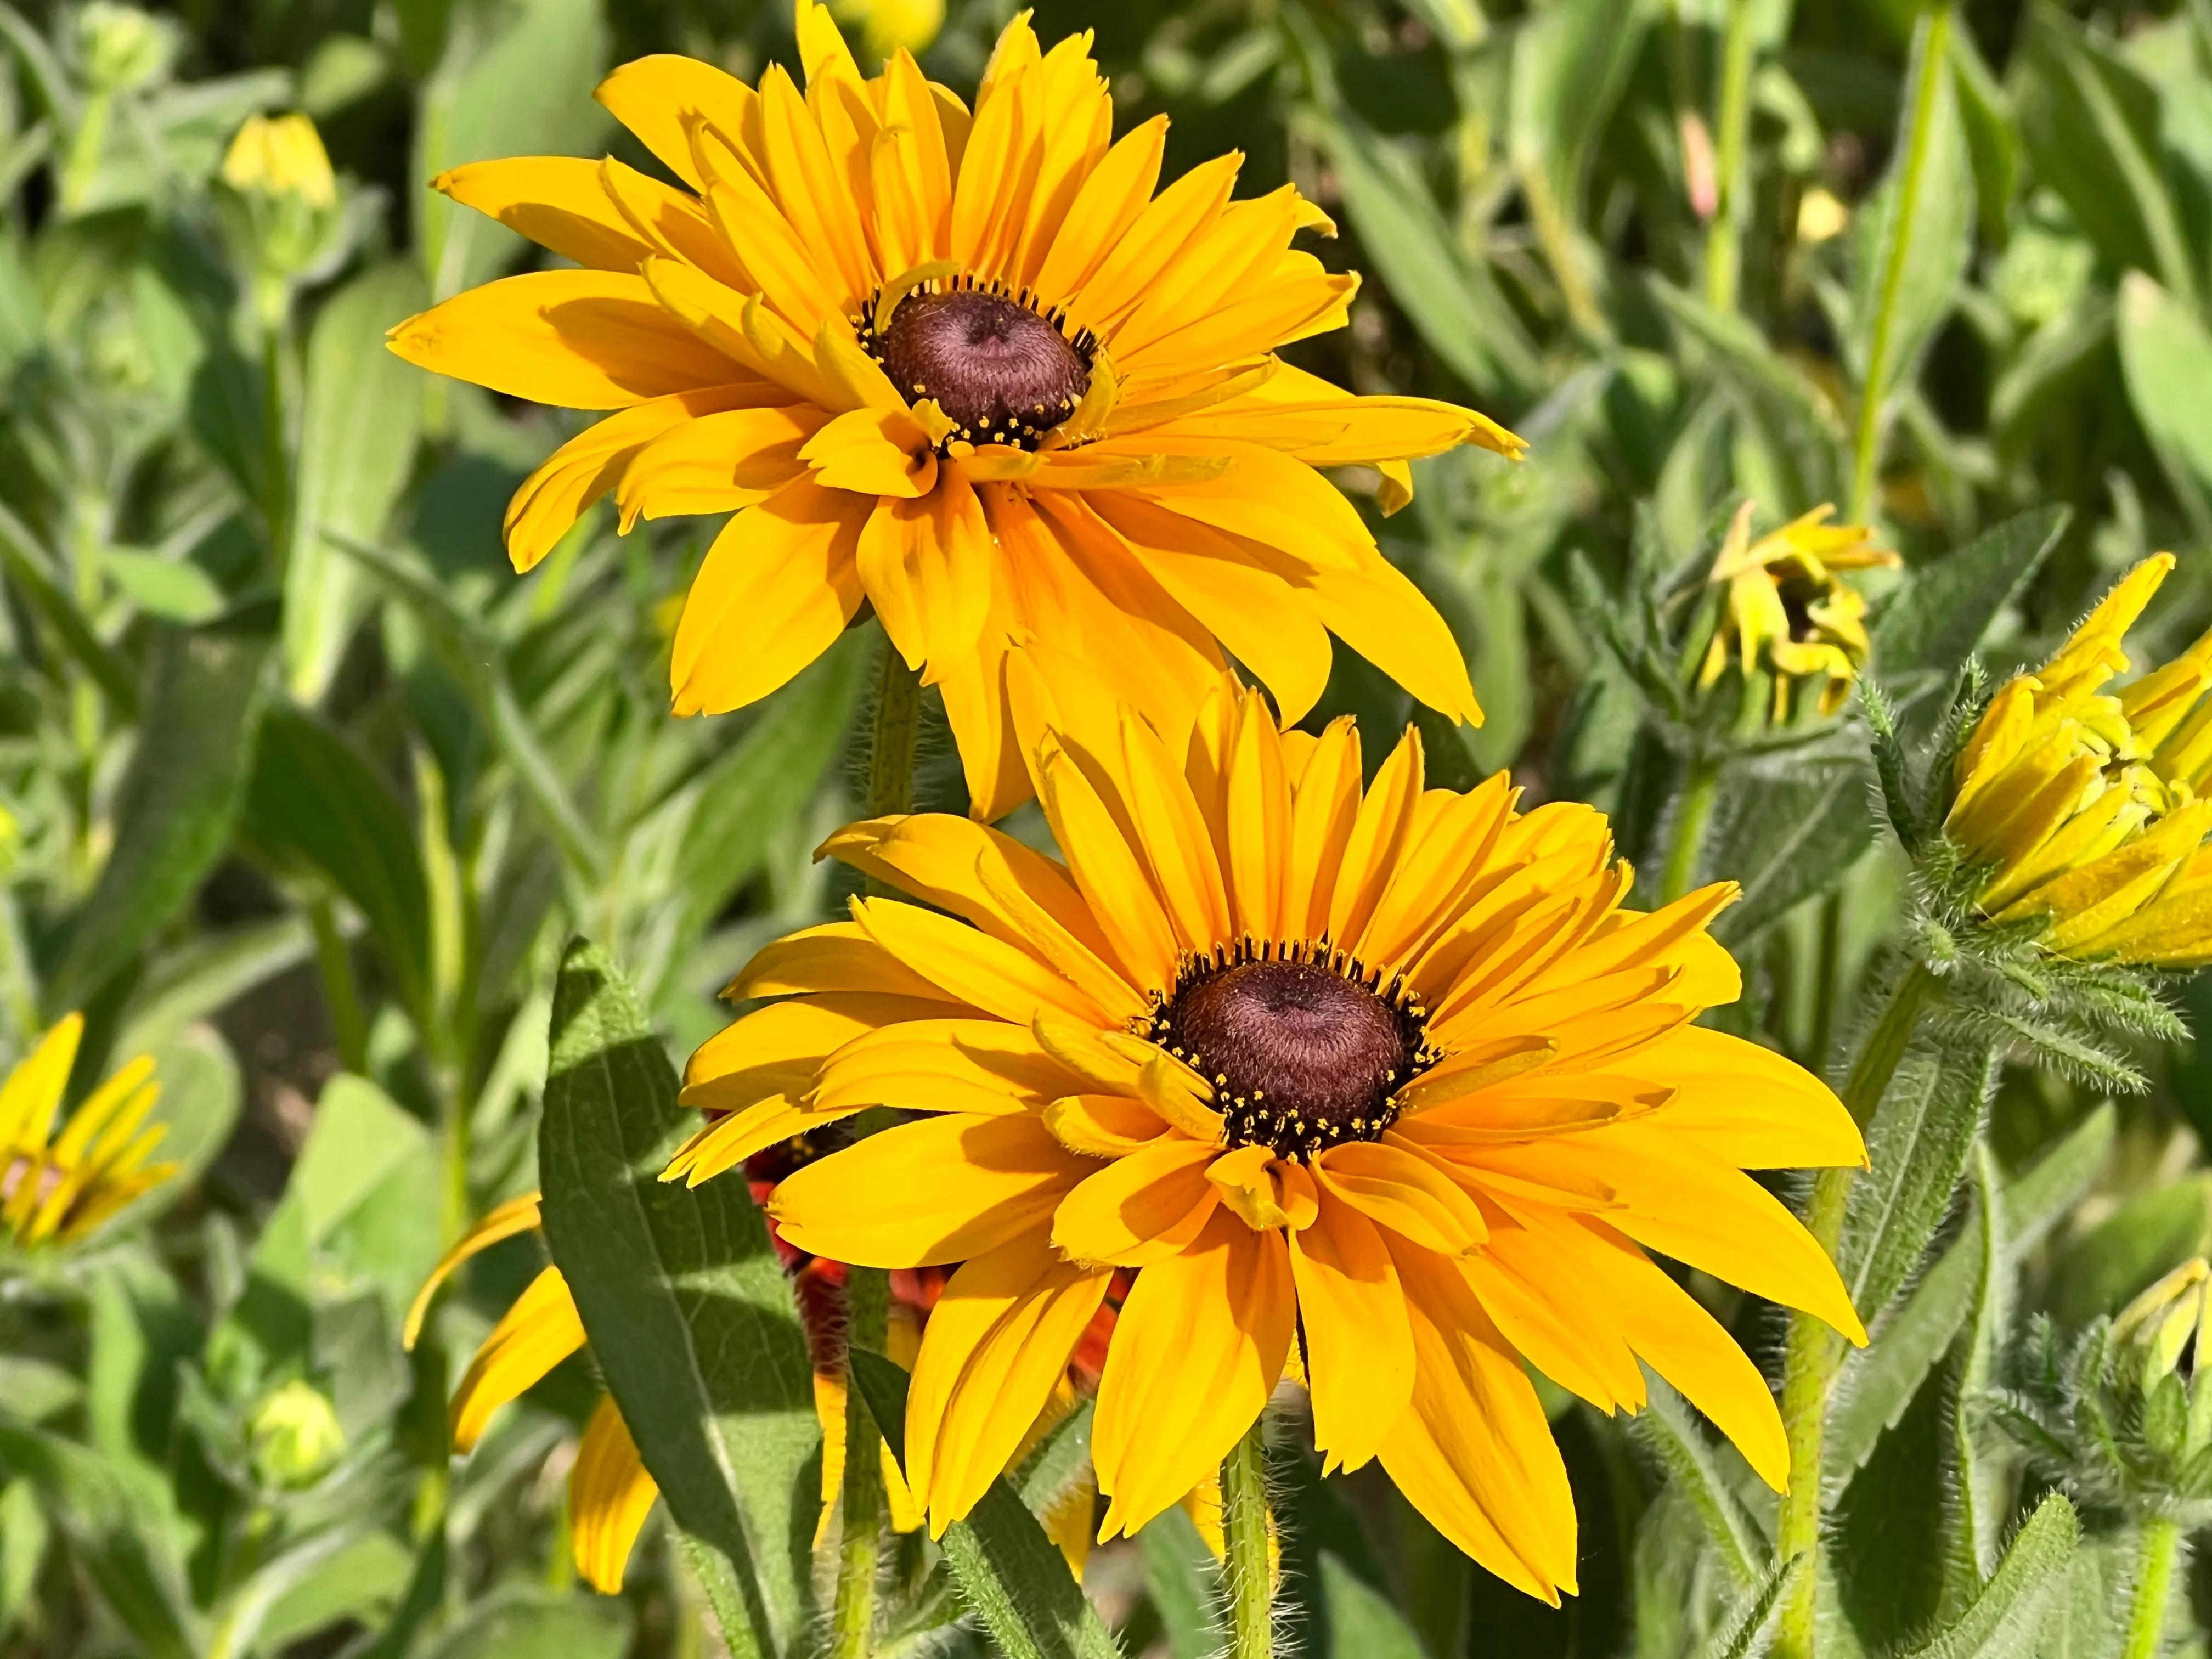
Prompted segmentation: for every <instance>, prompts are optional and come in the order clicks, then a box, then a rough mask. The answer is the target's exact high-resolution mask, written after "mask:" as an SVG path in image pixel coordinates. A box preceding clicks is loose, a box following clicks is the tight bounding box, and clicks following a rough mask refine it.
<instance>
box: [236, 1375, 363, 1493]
mask: <svg viewBox="0 0 2212 1659" xmlns="http://www.w3.org/2000/svg"><path fill="white" fill-rule="evenodd" d="M246 1438H247V1440H248V1442H249V1443H250V1444H251V1445H252V1450H253V1467H254V1468H255V1469H256V1470H257V1471H258V1473H259V1474H260V1475H261V1478H262V1479H263V1480H266V1481H267V1482H269V1484H270V1485H271V1486H307V1485H308V1484H309V1483H310V1482H312V1481H313V1480H314V1479H315V1478H316V1477H317V1476H318V1475H319V1474H322V1473H323V1471H324V1470H325V1469H327V1468H330V1466H331V1464H333V1463H335V1462H337V1460H338V1455H339V1454H340V1453H342V1452H343V1451H344V1450H345V1431H344V1430H343V1428H341V1427H340V1426H339V1425H338V1417H337V1412H336V1411H335V1410H334V1409H332V1407H331V1402H330V1401H328V1400H327V1399H325V1397H324V1396H323V1394H322V1392H321V1390H319V1389H317V1388H315V1387H314V1385H313V1384H312V1383H302V1382H299V1381H297V1380H295V1381H293V1382H290V1383H285V1384H284V1385H283V1387H281V1388H279V1389H276V1390H275V1391H273V1392H272V1393H270V1394H269V1395H266V1396H264V1398H263V1400H262V1401H261V1403H260V1404H259V1405H258V1406H256V1407H254V1408H253V1416H252V1420H251V1421H250V1422H249V1424H248V1425H247V1426H246Z"/></svg>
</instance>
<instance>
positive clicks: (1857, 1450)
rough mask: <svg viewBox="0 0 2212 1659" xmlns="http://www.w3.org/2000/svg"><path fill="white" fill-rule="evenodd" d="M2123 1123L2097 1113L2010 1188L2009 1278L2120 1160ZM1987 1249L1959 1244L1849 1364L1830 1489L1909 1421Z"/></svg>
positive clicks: (2006, 1195) (1840, 1387)
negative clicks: (2109, 1163)
mask: <svg viewBox="0 0 2212 1659" xmlns="http://www.w3.org/2000/svg"><path fill="white" fill-rule="evenodd" d="M2116 1121H2117V1119H2116V1116H2115V1115H2114V1113H2113V1110H2112V1107H2111V1106H2109V1105H2106V1106H2103V1107H2100V1108H2099V1109H2097V1110H2096V1111H2094V1112H2093V1113H2091V1114H2090V1115H2089V1116H2088V1117H2087V1118H2085V1119H2084V1120H2083V1121H2082V1122H2081V1125H2080V1127H2077V1128H2075V1130H2074V1131H2073V1132H2072V1133H2070V1134H2069V1135H2068V1136H2067V1137H2066V1138H2065V1139H2063V1140H2062V1141H2060V1142H2059V1143H2058V1145H2057V1146H2054V1147H2053V1148H2051V1151H2049V1152H2045V1154H2044V1155H2043V1156H2042V1157H2041V1158H2039V1159H2038V1160H2037V1161H2036V1163H2035V1164H2034V1165H2033V1168H2031V1169H2029V1170H2027V1171H2026V1172H2025V1173H2024V1174H2022V1175H2021V1176H2019V1177H2018V1178H2017V1179H2015V1180H2014V1181H2013V1182H2010V1183H2009V1184H2008V1185H2007V1186H2006V1187H2005V1188H2004V1189H2003V1191H2002V1194H2000V1201H2001V1202H2002V1204H2003V1206H2004V1218H2003V1225H2002V1229H2001V1230H2000V1234H1999V1236H2000V1237H2002V1239H2003V1240H2004V1245H2005V1260H2006V1265H2007V1269H2008V1271H2009V1269H2010V1268H2011V1267H2014V1266H2015V1265H2017V1263H2018V1262H2019V1261H2020V1259H2021V1256H2023V1255H2026V1253H2027V1251H2029V1250H2031V1249H2034V1248H2035V1246H2036V1245H2038V1244H2039V1243H2041V1242H2042V1240H2043V1238H2044V1237H2045V1235H2046V1234H2047V1233H2049V1232H2050V1231H2051V1228H2053V1227H2054V1226H2056V1225H2057V1224H2058V1222H2059V1220H2060V1219H2061V1218H2063V1216H2065V1215H2066V1214H2068V1213H2069V1212H2070V1211H2071V1210H2072V1209H2073V1207H2074V1206H2075V1203H2076V1202H2077V1201H2078V1200H2080V1199H2081V1196H2082V1194H2085V1193H2087V1191H2088V1190H2089V1188H2090V1187H2091V1186H2092V1185H2093V1184H2094V1182H2096V1180H2097V1177H2098V1176H2099V1175H2100V1173H2102V1171H2103V1170H2104V1167H2105V1163H2106V1159H2107V1158H2110V1157H2111V1155H2112V1137H2113V1134H2114V1133H2115V1131H2114V1125H2115V1122H2116ZM1981 1249H1982V1246H1981V1241H1980V1239H1979V1238H1978V1237H1972V1236H1966V1237H1960V1238H1958V1239H1956V1240H1954V1242H1953V1243H1951V1244H1950V1245H1949V1246H1948V1247H1947V1248H1946V1249H1945V1250H1944V1252H1943V1254H1942V1255H1941V1256H1939V1257H1937V1258H1936V1263H1935V1265H1934V1266H1933V1267H1929V1270H1928V1271H1927V1272H1926V1273H1923V1275H1921V1279H1920V1282H1919V1283H1918V1284H1917V1285H1915V1286H1914V1287H1913V1290H1912V1293H1911V1295H1910V1296H1909V1297H1906V1298H1905V1301H1904V1302H1903V1303H1902V1304H1900V1305H1899V1308H1898V1309H1897V1311H1896V1312H1895V1314H1894V1315H1893V1316H1891V1317H1890V1318H1888V1319H1887V1320H1886V1321H1884V1322H1881V1324H1879V1325H1878V1326H1876V1327H1875V1341H1874V1342H1873V1343H1871V1344H1870V1345H1869V1346H1867V1347H1864V1348H1861V1349H1857V1350H1855V1351H1854V1352H1851V1353H1850V1355H1848V1356H1847V1357H1846V1358H1845V1359H1844V1369H1843V1371H1842V1373H1841V1375H1840V1376H1838V1380H1837V1386H1836V1392H1835V1395H1834V1397H1833V1403H1832V1405H1831V1406H1830V1407H1829V1411H1828V1431H1827V1436H1826V1440H1825V1442H1824V1444H1823V1457H1824V1464H1823V1467H1824V1468H1825V1470H1826V1474H1825V1477H1824V1478H1825V1479H1826V1480H1827V1482H1828V1483H1829V1484H1830V1485H1832V1486H1838V1485H1841V1484H1842V1483H1843V1482H1844V1481H1845V1480H1849V1479H1850V1477H1851V1476H1852V1475H1853V1474H1856V1473H1857V1471H1858V1470H1859V1469H1860V1468H1862V1467H1863V1466H1864V1464H1865V1462H1866V1461H1867V1459H1868V1458H1869V1457H1871V1456H1873V1455H1874V1449H1875V1445H1876V1444H1877V1443H1879V1442H1880V1440H1881V1437H1882V1434H1883V1432H1884V1431H1887V1430H1888V1429H1890V1428H1891V1427H1893V1426H1894V1425H1896V1423H1897V1422H1898V1420H1899V1419H1900V1418H1902V1417H1903V1416H1904V1414H1905V1408H1906V1407H1908V1406H1910V1405H1911V1403H1912V1398H1913V1396H1914V1395H1916V1394H1917V1393H1918V1392H1919V1389H1920V1385H1921V1383H1923V1382H1924V1381H1925V1380H1926V1378H1927V1376H1928V1373H1929V1370H1932V1369H1934V1367H1935V1365H1936V1361H1937V1360H1939V1359H1940V1358H1942V1356H1943V1354H1944V1353H1945V1352H1946V1351H1948V1349H1949V1347H1950V1346H1951V1343H1952V1340H1953V1339H1954V1338H1955V1337H1956V1336H1957V1335H1958V1334H1959V1330H1960V1327H1962V1326H1963V1325H1964V1324H1965V1323H1966V1317H1967V1316H1968V1314H1969V1313H1971V1312H1972V1309H1973V1303H1974V1297H1975V1294H1976V1292H1977V1291H1978V1288H1979V1287H1980V1284H1981V1264H1980V1256H1981Z"/></svg>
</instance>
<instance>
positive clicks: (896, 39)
mask: <svg viewBox="0 0 2212 1659" xmlns="http://www.w3.org/2000/svg"><path fill="white" fill-rule="evenodd" d="M832 9H834V10H835V11H836V14H837V15H838V16H839V17H841V18H842V19H843V20H844V21H846V22H848V23H851V24H854V25H856V26H857V27H859V28H860V36H861V39H862V40H865V41H866V44H867V48H868V51H869V52H871V53H872V54H873V55H874V56H876V57H878V58H888V57H890V55H891V54H892V53H893V52H920V51H921V49H922V48H923V47H924V46H927V45H928V44H929V43H930V42H931V41H933V40H935V39H937V32H938V30H939V29H941V28H943V27H945V0H836V4H835V6H834V7H833V8H832Z"/></svg>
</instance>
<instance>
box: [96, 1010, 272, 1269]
mask: <svg viewBox="0 0 2212 1659" xmlns="http://www.w3.org/2000/svg"><path fill="white" fill-rule="evenodd" d="M122 1052H123V1053H124V1054H125V1056H126V1057H128V1056H130V1055H132V1054H136V1052H137V1051H136V1050H133V1049H129V1048H125V1049H124V1050H122ZM149 1052H150V1053H151V1054H152V1055H153V1058H154V1075H155V1078H156V1079H159V1080H160V1082H161V1103H160V1105H159V1106H158V1107H156V1108H155V1121H157V1122H158V1123H160V1124H161V1130H162V1133H161V1146H160V1147H159V1149H158V1150H157V1151H156V1152H155V1156H156V1157H157V1158H160V1159H161V1162H163V1163H165V1164H176V1165H178V1166H179V1167H178V1170H177V1173H176V1174H175V1175H173V1176H171V1177H170V1178H169V1179H168V1180H167V1181H165V1182H162V1183H161V1185H160V1186H158V1187H156V1188H154V1189H153V1190H152V1191H151V1192H149V1193H147V1194H144V1195H143V1196H142V1197H141V1198H139V1199H138V1200H137V1202H136V1203H134V1204H131V1205H130V1206H128V1207H127V1208H125V1209H123V1210H120V1211H118V1212H117V1213H116V1215H115V1216H114V1218H112V1220H111V1221H110V1222H109V1224H108V1225H111V1226H116V1227H131V1226H142V1225H144V1224H145V1223H147V1222H149V1221H150V1220H152V1219H153V1218H155V1216H157V1215H160V1214H161V1212H164V1211H166V1210H167V1208H168V1207H169V1206H171V1205H172V1204H173V1203H175V1202H176V1201H177V1200H179V1199H181V1198H184V1197H185V1196H187V1195H188V1194H191V1192H192V1190H193V1189H194V1188H196V1187H197V1185H198V1184H199V1179H200V1177H201V1176H203V1175H204V1174H205V1173H206V1172H207V1170H208V1167H209V1166H210V1164H213V1163H214V1162H215V1161H216V1158H217V1157H218V1156H219V1155H220V1154H221V1153H222V1149H223V1148H224V1147H226V1146H228V1145H229V1144H230V1138H231V1135H232V1133H234V1131H235V1130H236V1129H237V1127H238V1115H239V1112H240V1109H242V1108H243V1107H244V1106H245V1103H246V1080H245V1078H244V1076H243V1075H242V1074H241V1073H240V1071H239V1066H238V1061H237V1060H235V1059H234V1058H233V1056H232V1054H231V1052H230V1045H229V1044H228V1043H227V1042H224V1041H223V1040H222V1036H221V1035H220V1034H219V1033H217V1032H216V1030H215V1028H214V1027H212V1026H209V1025H191V1026H188V1027H186V1028H185V1030H181V1031H179V1032H178V1033H177V1034H176V1035H175V1036H172V1037H169V1038H167V1039H166V1040H165V1041H163V1042H157V1043H155V1044H154V1045H153V1046H152V1048H150V1049H149Z"/></svg>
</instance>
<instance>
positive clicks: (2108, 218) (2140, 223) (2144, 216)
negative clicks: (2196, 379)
mask: <svg viewBox="0 0 2212 1659" xmlns="http://www.w3.org/2000/svg"><path fill="white" fill-rule="evenodd" d="M2026 35H2027V39H2026V40H2024V41H2023V42H2022V44H2021V47H2020V49H2019V51H2018V52H2017V55H2016V58H2015V67H2014V69H2013V71H2012V73H2013V76H2014V83H2015V88H2016V90H2015V104H2016V106H2017V108H2018V112H2019V118H2020V125H2021V136H2022V137H2024V138H2026V140H2027V149H2028V155H2029V159H2030V161H2031V162H2032V163H2033V167H2034V172H2035V175H2036V178H2037V179H2038V180H2039V182H2041V183H2043V184H2045V185H2049V186H2050V187H2051V189H2053V190H2055V191H2057V192H2058V194H2059V195H2060V196H2061V197H2064V199H2065V202H2066V206H2067V208H2068V210H2069V211H2070V212H2071V213H2072V214H2073V216H2074V219H2075V222H2076V223H2077V224H2079V225H2080V226H2081V228H2082V229H2083V230H2084V231H2086V232H2087V234H2088V237H2089V240H2091V241H2093V242H2094V243H2095V244H2096V245H2097V252H2098V253H2099V255H2100V258H2101V259H2102V262H2103V263H2104V264H2105V265H2106V267H2107V268H2109V269H2111V270H2127V269H2129V268H2130V267H2132V268H2134V269H2136V270H2147V271H2149V272H2151V273H2153V274H2154V275H2155V276H2157V277H2158V278H2159V280H2160V282H2162V283H2165V284H2166V287H2167V288H2169V289H2174V290H2175V291H2176V292H2177V293H2179V294H2180V295H2182V296H2183V297H2184V298H2185V300H2186V301H2188V303H2190V304H2191V305H2192V306H2193V305H2194V304H2195V303H2196V283H2195V266H2194V263H2193V261H2192V259H2191V253H2190V249H2191V246H2193V243H2192V240H2191V237H2190V235H2189V233H2188V232H2187V230H2186V229H2185V228H2184V226H2183V222H2182V219H2181V216H2180V213H2179V209H2178V206H2177V204H2176V202H2175V199H2174V196H2173V192H2172V191H2171V190H2170V189H2169V187H2168V185H2167V181H2166V176H2165V173H2164V170H2163V168H2162V167H2161V165H2160V109H2159V97H2158V93H2157V90H2156V89H2155V88H2153V87H2152V86H2151V85H2150V83H2149V82H2147V81H2145V80H2144V79H2143V78H2142V76H2140V75H2138V74H2137V73H2136V71H2135V70H2132V69H2130V67H2129V66H2128V65H2127V64H2125V63H2124V62H2123V61H2122V60H2121V59H2120V58H2119V57H2118V54H2116V53H2114V52H2109V51H2107V50H2106V49H2105V48H2104V47H2102V46H2099V45H2097V44H2096V43H2094V42H2093V41H2092V40H2089V39H2088V37H2087V35H2085V34H2084V33H2082V31H2081V27H2080V26H2079V25H2078V24H2076V23H2075V22H2073V21H2071V20H2070V19H2069V18H2067V17H2065V16H2063V15H2061V14H2060V12H2059V11H2058V10H2057V9H2056V8H2055V7H2052V6H2049V5H2038V6H2037V7H2036V8H2035V9H2034V10H2033V13H2032V14H2031V15H2030V21H2029V24H2028V27H2027V30H2026Z"/></svg>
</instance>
